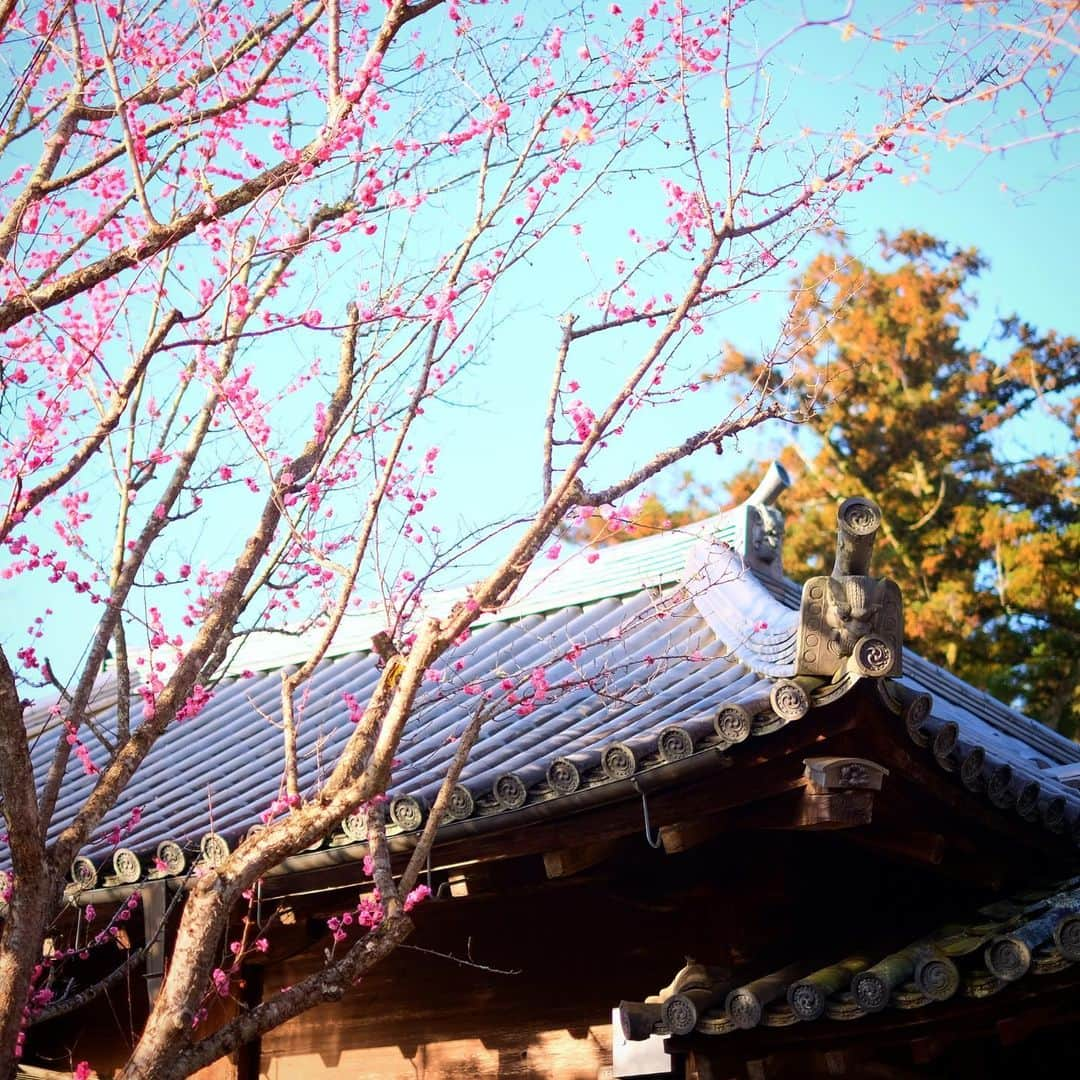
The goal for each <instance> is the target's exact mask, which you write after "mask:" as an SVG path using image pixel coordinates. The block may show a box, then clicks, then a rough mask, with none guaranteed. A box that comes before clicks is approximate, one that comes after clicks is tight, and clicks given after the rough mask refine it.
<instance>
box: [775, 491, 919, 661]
mask: <svg viewBox="0 0 1080 1080" xmlns="http://www.w3.org/2000/svg"><path fill="white" fill-rule="evenodd" d="M836 521H837V530H836V561H835V563H834V564H833V569H832V573H831V574H830V575H828V576H820V577H812V578H810V579H809V580H808V581H807V582H806V584H805V585H803V593H802V604H801V607H800V609H799V634H798V657H797V660H796V671H797V674H799V675H817V676H823V677H826V678H832V677H833V676H835V675H837V674H840V673H843V672H845V671H849V672H851V673H852V674H854V675H863V676H869V677H871V678H877V679H880V678H886V677H890V678H891V677H896V676H898V675H900V674H902V652H903V642H904V636H903V635H904V613H903V600H902V598H901V596H900V589H899V587H898V586H897V584H896V582H895V581H892V580H890V579H889V578H875V577H871V576H870V560H871V557H872V556H873V551H874V540H875V538H876V536H877V532H878V529H879V528H880V526H881V510H880V508H879V507H878V505H877V503H875V502H873V501H872V500H871V499H864V498H862V497H860V496H854V497H852V498H850V499H845V500H844V501H843V502H842V503H841V504H840V506H839V508H838V509H837V512H836Z"/></svg>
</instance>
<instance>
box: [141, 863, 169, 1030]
mask: <svg viewBox="0 0 1080 1080" xmlns="http://www.w3.org/2000/svg"><path fill="white" fill-rule="evenodd" d="M139 895H140V898H141V900H142V913H143V941H144V942H145V943H146V944H147V946H148V947H147V950H146V961H145V964H144V967H143V974H144V976H145V978H146V996H147V998H148V999H149V1002H150V1008H151V1009H152V1008H153V1007H154V1002H155V1001H156V1000H157V996H158V991H159V990H160V989H161V980H162V978H163V977H164V975H165V927H164V926H163V925H162V924H163V922H164V921H165V900H166V897H165V881H164V880H163V879H159V880H157V881H148V882H147V883H146V884H145V885H144V886H143V887H142V888H141V889H140V890H139Z"/></svg>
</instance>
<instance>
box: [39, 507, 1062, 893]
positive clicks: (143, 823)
mask: <svg viewBox="0 0 1080 1080" xmlns="http://www.w3.org/2000/svg"><path fill="white" fill-rule="evenodd" d="M731 520H732V519H731V518H730V517H729V516H725V515H721V516H720V517H719V518H715V519H711V520H710V521H707V522H702V523H698V524H697V525H695V526H693V527H691V528H689V529H686V530H680V531H676V532H671V533H665V534H663V535H657V536H653V537H648V538H645V539H642V540H638V541H633V542H630V543H626V544H623V545H620V546H618V547H615V548H611V549H606V550H604V551H603V552H602V553H601V557H600V560H599V561H598V562H597V563H596V566H595V567H593V566H589V565H588V564H586V562H585V560H584V559H583V558H581V557H580V556H574V557H571V558H570V559H569V560H567V561H566V563H564V564H563V565H561V566H559V567H555V568H554V569H552V568H551V564H548V565H547V566H546V567H545V568H544V570H543V571H537V572H536V574H534V575H533V576H532V577H531V578H530V579H528V580H527V581H526V582H525V584H524V587H523V589H522V590H521V592H520V593H519V598H518V599H517V600H516V601H515V602H514V604H513V605H512V606H510V607H508V608H507V609H505V610H504V611H503V612H501V613H500V614H499V616H498V617H488V618H487V619H486V620H485V621H482V622H480V623H478V624H477V625H476V627H475V628H474V630H473V633H472V635H471V636H470V638H469V639H468V640H467V641H466V642H464V643H462V644H460V645H458V646H457V647H455V649H454V650H452V651H451V652H450V653H448V654H446V656H445V657H444V658H443V660H442V662H441V666H440V669H439V671H438V672H433V673H432V681H430V682H429V683H428V684H427V685H426V686H425V688H424V690H423V692H422V693H421V695H420V697H419V699H418V702H417V705H416V709H415V712H414V715H413V716H412V717H411V719H410V721H409V724H408V726H407V728H406V732H405V735H404V738H403V740H402V744H401V747H400V753H399V763H398V764H397V766H396V768H395V771H394V776H393V786H392V790H391V793H390V794H391V795H392V796H394V798H393V800H392V803H391V815H392V818H393V820H394V822H396V824H397V827H398V828H401V829H408V828H410V827H416V826H417V825H418V824H419V821H420V820H421V819H422V816H423V814H424V809H425V804H428V803H430V801H431V799H432V798H433V796H434V794H435V792H436V791H437V789H438V786H439V784H440V782H441V780H442V777H443V775H444V772H445V768H446V766H447V764H448V762H449V760H450V758H451V757H452V756H453V753H454V750H455V743H456V739H457V737H458V736H459V735H460V733H461V732H462V730H463V729H464V727H465V725H466V723H467V721H468V719H469V717H470V716H471V715H472V714H473V712H474V711H475V709H476V707H477V704H478V701H479V700H481V699H482V695H484V694H486V693H488V692H490V693H491V694H492V695H493V704H494V705H495V707H496V711H495V714H494V716H493V718H492V719H491V720H489V721H487V722H486V724H485V726H484V728H483V729H482V732H481V737H480V740H479V742H478V743H477V745H476V747H475V748H474V750H473V753H472V755H471V759H470V761H469V763H468V765H467V766H466V769H465V771H464V773H463V774H462V777H461V783H460V785H459V787H458V789H457V790H456V792H455V798H454V799H453V801H452V812H451V817H452V818H453V819H458V820H460V819H464V818H469V817H484V816H490V815H495V814H506V813H512V812H513V811H515V810H518V809H520V808H521V807H523V806H526V805H529V804H533V803H538V802H542V801H549V800H556V799H559V798H560V797H563V796H565V795H568V794H570V793H572V792H574V791H576V790H579V789H581V788H589V787H600V786H602V785H605V784H608V783H610V782H612V781H615V780H619V779H624V778H626V777H627V776H630V775H633V774H634V773H636V772H640V771H641V770H643V769H650V768H653V767H657V766H664V765H665V763H669V762H671V761H673V760H675V759H678V758H683V757H686V756H690V755H694V754H699V753H702V752H704V751H708V750H712V749H714V748H719V749H721V750H723V749H728V748H731V747H733V746H734V745H735V744H736V743H738V742H741V741H742V740H745V739H746V738H748V737H750V736H758V737H760V736H765V735H767V734H768V733H770V732H772V731H775V730H776V729H777V728H779V727H782V726H784V724H786V723H789V722H792V721H793V720H794V719H797V718H799V717H801V716H802V715H803V714H804V713H805V712H806V711H807V709H806V707H805V706H809V707H810V711H811V716H812V710H813V708H814V707H815V706H817V705H819V704H822V703H825V702H827V701H830V700H834V699H835V698H836V697H838V696H840V695H841V694H842V693H844V692H845V691H846V690H847V689H848V688H849V686H850V685H851V684H852V682H853V681H855V680H854V679H852V678H851V677H849V676H844V677H843V678H840V679H838V680H833V681H832V682H828V681H823V680H817V681H816V682H813V683H811V684H809V695H808V696H807V692H806V685H804V683H800V684H795V683H794V681H793V680H792V679H791V678H790V677H791V676H792V675H793V674H794V672H795V633H796V625H797V621H798V613H797V609H798V606H799V596H800V593H799V587H798V586H796V585H795V584H794V583H792V582H789V581H785V580H784V579H783V578H782V577H781V576H779V575H777V574H775V573H774V574H772V575H769V574H766V575H764V576H761V577H759V576H757V575H756V574H755V573H753V572H751V571H750V570H749V569H748V568H747V566H746V565H745V563H744V562H743V561H742V559H741V558H740V557H739V556H737V555H736V554H734V553H733V551H732V550H731V549H730V548H727V547H726V546H725V545H724V544H723V543H718V542H716V539H715V538H717V537H719V538H720V540H727V539H730V538H737V535H736V534H737V533H738V530H737V529H733V528H732V526H731ZM703 537H705V538H710V539H711V540H712V542H710V539H706V540H703V539H702V538H703ZM695 581H696V582H697V584H696V585H692V583H693V582H695ZM680 582H681V583H682V585H680V584H679V583H680ZM357 629H359V628H357ZM363 629H364V631H365V632H367V633H370V632H371V629H372V627H364V628H363ZM354 633H355V631H354ZM291 659H292V660H293V661H295V660H299V659H302V655H298V656H296V657H292V658H291ZM287 662H289V658H286V657H285V656H284V654H283V653H282V652H281V651H280V650H279V651H278V653H277V655H276V656H275V657H274V658H273V660H272V661H271V663H270V664H267V665H266V666H265V667H264V665H263V663H261V662H260V658H259V657H258V655H253V654H252V653H251V652H250V648H249V652H248V655H247V656H246V657H244V658H243V660H242V666H243V667H244V668H250V669H252V670H251V671H248V672H246V673H239V674H230V675H228V676H227V677H226V678H224V679H223V680H222V681H221V682H220V683H219V684H218V685H217V687H216V688H215V689H214V693H213V698H212V700H211V701H210V702H209V704H207V705H206V706H205V707H204V708H203V710H202V711H201V712H200V713H199V714H198V715H197V716H195V717H193V718H192V719H189V720H186V721H184V722H181V723H176V724H173V725H172V726H171V727H170V728H169V730H168V731H167V732H166V733H165V734H164V735H163V736H162V738H161V739H160V740H159V742H158V743H157V744H156V745H155V747H154V748H153V750H152V751H151V753H150V755H149V756H148V758H147V760H146V761H145V763H144V764H143V766H142V768H141V769H140V770H139V772H138V773H137V774H136V776H135V778H134V779H133V780H132V782H131V783H130V784H129V786H128V788H127V790H126V791H125V792H124V794H123V796H122V797H121V799H120V801H119V803H118V805H117V806H116V807H115V809H114V810H113V812H112V813H111V814H110V815H109V817H108V819H107V820H106V821H105V822H104V823H103V827H102V830H101V834H100V837H99V840H98V842H97V843H96V844H95V845H92V846H91V847H90V848H88V850H86V851H84V853H83V855H84V856H85V857H87V858H89V860H90V862H91V863H93V864H94V866H95V867H98V868H100V867H101V866H102V864H104V863H106V862H107V861H108V858H109V857H110V855H111V854H112V849H113V848H114V847H116V845H117V843H118V834H122V839H121V840H120V841H119V842H121V843H122V844H123V845H124V846H125V847H126V848H130V849H134V850H135V851H137V852H139V853H140V855H141V856H142V863H143V867H144V868H145V867H146V866H147V865H149V863H151V862H152V861H153V854H154V851H155V849H156V848H157V847H158V845H160V844H161V843H162V842H166V841H172V842H175V843H176V844H178V845H180V847H182V848H186V849H188V850H189V851H192V850H194V849H196V848H197V847H198V845H199V842H200V838H201V837H203V836H205V835H206V834H209V833H213V834H216V835H217V836H219V837H224V838H226V839H227V840H229V841H235V840H236V839H237V838H239V837H241V836H242V835H243V834H244V833H245V832H246V831H247V830H248V829H249V828H250V827H252V826H253V825H256V824H257V823H258V822H259V820H260V815H261V814H262V812H263V811H264V810H265V809H266V808H267V807H268V806H270V804H271V803H272V802H274V800H275V799H276V798H277V797H278V796H279V794H280V793H281V775H282V773H281V738H280V729H279V726H278V724H279V718H280V702H279V693H280V671H279V670H277V669H278V668H280V667H281V666H282V665H283V664H285V663H287ZM240 667H241V663H240V662H237V663H234V664H233V666H232V669H231V670H232V671H237V670H239V669H240ZM268 668H269V669H268ZM538 669H542V671H543V679H537V680H536V681H534V680H533V678H532V675H533V673H534V672H536V671H537V670H538ZM904 670H905V675H904V677H903V679H902V680H901V682H900V686H901V689H896V687H895V685H894V686H893V689H891V690H890V689H888V687H887V686H885V687H883V700H884V702H885V704H886V706H888V707H889V708H891V709H893V710H894V711H895V712H897V713H898V714H900V715H903V716H905V718H906V722H907V728H908V732H909V734H910V735H911V737H912V738H913V739H915V740H916V741H917V742H918V743H919V744H920V745H924V746H925V747H926V750H927V752H928V753H930V752H932V753H934V754H935V756H936V759H937V760H938V761H939V762H940V763H941V764H942V765H943V766H944V767H946V768H949V769H952V770H955V772H956V774H957V779H958V781H960V780H962V781H963V782H964V783H967V784H968V785H969V786H970V787H972V788H973V789H979V790H982V791H983V792H984V793H985V794H986V795H987V796H988V797H990V798H991V799H993V800H994V801H997V802H999V803H1001V804H1003V805H1004V802H1007V801H1008V800H1009V799H1012V800H1013V803H1015V802H1016V800H1018V799H1022V800H1026V802H1025V803H1024V805H1026V804H1027V803H1032V804H1033V805H1034V807H1035V810H1034V817H1035V818H1036V819H1040V818H1041V820H1042V822H1043V824H1044V825H1046V827H1048V828H1052V829H1055V830H1057V831H1063V830H1065V829H1074V828H1075V829H1076V831H1077V833H1078V835H1080V826H1077V825H1076V820H1077V815H1078V814H1080V791H1077V790H1076V789H1075V788H1073V787H1070V786H1068V785H1067V784H1066V783H1064V782H1063V781H1062V780H1061V779H1058V778H1057V776H1056V773H1057V772H1059V771H1061V770H1067V769H1068V768H1069V766H1070V765H1073V764H1074V763H1077V762H1080V746H1077V745H1076V744H1074V743H1072V742H1070V741H1068V740H1066V739H1063V738H1061V737H1060V736H1058V735H1057V734H1056V733H1054V732H1052V731H1050V730H1049V729H1047V728H1044V727H1043V726H1042V725H1039V724H1037V723H1036V722H1034V721H1032V720H1029V719H1028V718H1026V717H1024V716H1022V715H1021V714H1019V713H1017V712H1016V711H1014V710H1012V709H1009V708H1007V707H1006V706H1004V705H1001V704H1000V703H999V702H996V701H994V700H993V699H991V698H989V697H987V696H986V695H985V694H982V693H981V692H979V691H976V690H974V689H972V688H971V687H970V686H967V685H966V684H964V683H962V682H960V681H959V680H957V679H955V678H953V677H952V676H950V675H948V674H947V673H946V672H944V671H942V670H941V669H939V668H937V667H935V666H934V665H932V664H929V663H927V662H926V661H923V660H921V659H919V658H918V657H916V656H915V655H914V654H912V653H911V652H910V651H909V650H905V653H904ZM378 676H379V670H378V664H377V660H376V657H375V656H374V655H373V654H372V653H371V652H370V650H369V648H368V642H367V639H366V638H365V639H363V640H362V642H360V641H357V640H356V639H355V637H353V639H352V640H350V639H349V636H348V634H346V635H345V636H344V637H343V639H342V641H341V642H339V644H338V648H337V651H336V652H335V653H334V654H333V655H332V656H331V657H330V658H328V659H326V660H325V661H324V662H323V663H322V664H321V665H320V666H319V668H318V669H317V671H316V673H315V675H314V676H313V678H312V679H311V681H310V683H309V684H308V685H307V687H306V688H305V690H304V692H303V701H302V703H301V707H300V716H301V721H300V726H299V754H300V769H301V778H300V779H301V789H302V790H311V789H312V787H313V786H314V785H315V784H317V782H318V780H319V778H320V776H321V775H322V774H323V773H324V772H325V771H328V770H329V769H330V768H331V767H332V764H333V762H334V760H335V757H336V754H337V753H338V751H339V750H340V749H341V747H342V746H343V744H344V742H345V741H346V739H347V738H348V735H349V733H350V731H351V729H352V725H351V723H350V721H349V717H348V709H347V707H346V705H345V702H344V699H343V695H344V694H346V693H348V694H351V695H353V697H354V698H355V699H357V700H358V701H359V702H361V703H362V702H363V701H364V700H365V699H366V697H367V695H368V694H369V693H370V692H371V690H372V689H373V687H374V685H375V683H376V680H377V679H378ZM545 684H546V686H547V687H549V688H548V689H545ZM781 685H783V686H785V687H786V688H788V689H789V690H791V689H792V687H793V686H794V690H792V693H793V695H794V697H795V698H798V697H799V695H800V694H801V695H802V697H803V698H804V699H805V703H804V707H803V708H802V709H801V710H800V709H798V708H796V710H795V711H794V712H790V711H785V708H783V707H781V705H780V704H779V702H778V698H777V695H776V694H775V693H774V691H776V690H777V688H778V686H781ZM511 686H512V687H513V693H514V694H515V697H514V698H508V697H506V696H505V695H506V688H507V687H511ZM800 687H801V688H800ZM113 693H115V691H113ZM770 695H771V696H770ZM931 699H932V702H933V705H932V709H927V708H926V706H927V704H928V703H929V701H930V700H931ZM106 701H107V695H105V696H104V697H103V701H102V705H101V706H100V708H99V711H98V714H97V717H96V722H97V724H98V725H100V726H101V727H102V728H104V729H105V730H109V729H110V728H111V726H112V725H113V724H114V722H115V707H114V706H109V705H107V704H106V703H105V702H106ZM133 711H137V707H136V710H133ZM803 722H807V721H803ZM811 722H812V721H811ZM30 730H31V734H32V738H34V741H35V746H34V751H33V758H34V763H35V768H36V769H37V770H38V774H39V775H44V772H45V770H46V768H47V765H48V761H49V758H50V755H51V745H50V744H51V740H50V739H48V738H36V737H35V736H34V728H33V727H32V726H31V727H30ZM898 730H902V728H900V726H899V725H898ZM86 739H87V745H88V748H89V750H90V752H91V755H92V756H93V757H94V758H96V759H98V760H99V761H100V760H101V759H102V758H103V756H104V751H103V750H102V748H101V747H100V746H98V745H97V744H96V743H95V742H94V740H93V739H92V738H91V736H90V735H89V734H87V735H86ZM91 782H92V778H91V777H87V776H85V775H84V774H83V771H82V768H81V766H80V765H79V763H78V762H76V761H74V760H73V761H72V764H71V766H70V768H69V774H68V776H67V778H66V780H65V783H64V786H63V789H62V794H61V799H60V802H59V805H58V807H57V813H56V815H55V820H54V824H53V835H55V834H56V833H57V832H58V831H59V829H60V828H62V827H63V825H64V824H66V822H67V820H68V819H69V817H70V815H71V814H72V813H73V812H74V811H75V809H76V808H77V807H78V806H79V805H80V804H81V803H82V801H83V800H84V799H85V797H86V795H87V793H88V791H89V789H90V785H91ZM1033 784H1035V785H1037V786H1036V787H1035V788H1034V789H1033V788H1032V785H1033ZM1003 791H1004V794H1003ZM136 812H137V816H138V817H139V818H140V820H139V823H138V825H137V826H136V827H135V828H133V829H132V830H131V831H130V833H128V832H126V831H125V830H126V827H127V826H128V825H129V824H130V822H131V820H132V815H133V813H136ZM509 821H510V819H508V823H509ZM346 824H347V825H348V823H346ZM346 836H347V838H349V839H351V838H352V837H351V835H350V833H349V830H348V828H346ZM338 842H340V838H339V841H338ZM166 861H168V860H166ZM82 871H83V872H86V873H88V866H87V864H82ZM139 872H140V873H141V872H145V869H141V870H139ZM127 876H130V871H129V872H128V874H127ZM86 880H88V878H87V879H86Z"/></svg>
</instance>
